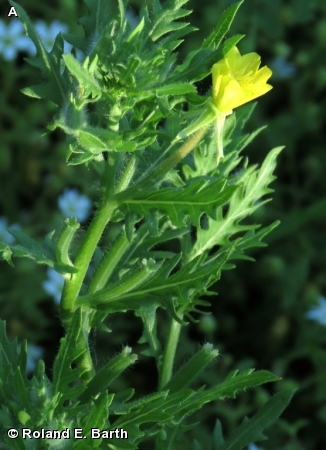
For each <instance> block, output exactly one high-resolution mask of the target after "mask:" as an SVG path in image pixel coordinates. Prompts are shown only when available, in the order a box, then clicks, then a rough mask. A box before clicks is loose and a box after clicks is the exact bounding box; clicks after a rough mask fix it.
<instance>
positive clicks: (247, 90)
mask: <svg viewBox="0 0 326 450" xmlns="http://www.w3.org/2000/svg"><path fill="white" fill-rule="evenodd" d="M259 66H260V56H259V55H258V54H257V53H254V52H252V53H248V54H247V55H243V56H241V55H240V52H239V50H238V49H237V47H233V48H232V49H231V50H230V51H229V52H228V53H227V54H226V56H225V58H224V59H222V60H221V61H219V62H218V63H216V64H214V65H213V68H212V75H213V103H214V105H215V106H216V107H217V109H218V110H219V112H221V113H222V114H225V115H228V114H231V113H232V110H233V109H234V108H237V107H238V106H240V105H243V104H244V103H247V102H250V101H251V100H253V99H254V98H257V97H260V96H261V95H264V94H266V92H268V91H270V90H271V89H272V86H271V85H269V84H267V83H266V82H267V80H268V79H269V78H270V77H271V75H272V71H271V70H270V69H269V68H268V67H267V66H264V67H262V68H261V69H259Z"/></svg>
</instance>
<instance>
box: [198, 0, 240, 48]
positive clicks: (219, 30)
mask: <svg viewBox="0 0 326 450" xmlns="http://www.w3.org/2000/svg"><path fill="white" fill-rule="evenodd" d="M243 1H244V0H241V1H240V2H237V3H234V4H233V5H231V6H229V7H228V8H227V9H226V10H225V11H224V12H223V14H222V16H221V18H220V20H219V21H218V24H217V26H216V28H215V30H214V31H213V32H212V33H211V34H210V35H209V36H208V38H206V39H205V40H204V43H203V47H204V48H205V47H212V48H213V49H214V50H215V49H216V48H218V47H219V45H220V44H221V42H222V40H223V38H224V36H225V35H226V33H227V32H228V31H229V30H230V27H231V25H232V22H233V20H234V17H235V15H236V13H237V11H238V9H239V8H240V6H241V5H242V3H243Z"/></svg>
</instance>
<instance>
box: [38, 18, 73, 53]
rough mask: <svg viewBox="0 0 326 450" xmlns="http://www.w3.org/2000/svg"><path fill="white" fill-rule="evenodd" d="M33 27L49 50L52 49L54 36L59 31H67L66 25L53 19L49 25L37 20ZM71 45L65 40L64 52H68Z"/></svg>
mask: <svg viewBox="0 0 326 450" xmlns="http://www.w3.org/2000/svg"><path fill="white" fill-rule="evenodd" d="M35 28H36V31H37V32H38V34H39V35H40V37H41V40H42V43H43V45H44V47H45V48H46V50H47V51H48V52H49V51H51V50H52V47H53V44H54V41H55V38H56V37H57V35H58V34H59V33H60V32H61V33H66V32H67V31H68V27H67V25H65V24H63V23H61V22H59V21H57V20H55V21H54V22H52V23H51V24H50V25H47V24H46V23H45V22H43V20H39V21H37V22H36V23H35ZM71 48H72V46H71V45H70V44H68V43H67V42H65V43H64V49H63V51H64V53H69V52H70V50H71Z"/></svg>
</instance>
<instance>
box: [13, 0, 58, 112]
mask: <svg viewBox="0 0 326 450" xmlns="http://www.w3.org/2000/svg"><path fill="white" fill-rule="evenodd" d="M9 3H10V4H11V5H12V6H14V8H15V9H16V11H17V13H18V16H19V19H20V20H21V21H22V23H23V25H24V28H25V30H26V32H27V34H28V36H29V37H30V38H31V39H32V41H33V42H34V44H35V47H36V50H37V57H36V58H34V59H36V60H38V66H39V67H40V68H41V70H42V71H43V72H44V74H45V75H46V77H47V79H48V80H49V82H50V84H49V85H48V86H47V87H46V89H44V84H42V88H39V89H38V91H37V92H38V94H39V95H40V94H41V93H43V94H42V95H46V98H49V99H51V100H52V101H54V102H55V103H56V104H57V105H60V104H62V103H63V102H64V101H65V99H66V94H65V88H66V79H65V77H63V76H62V75H61V72H60V58H61V55H62V50H63V41H62V38H61V37H59V38H58V37H57V39H56V42H55V45H54V47H53V49H52V51H51V52H50V53H48V52H47V51H46V49H45V47H44V45H43V43H42V41H41V39H40V37H39V35H38V33H37V31H36V29H35V27H34V26H33V24H32V22H31V21H30V19H29V17H28V15H27V14H26V12H25V10H24V9H23V8H22V7H21V6H20V5H19V4H17V3H16V2H14V1H13V0H9ZM60 39H61V45H60V43H59V40H60ZM60 47H61V51H60ZM50 87H51V89H50ZM35 89H36V88H34V91H35ZM51 90H52V91H51ZM30 92H33V91H30ZM48 94H49V96H48Z"/></svg>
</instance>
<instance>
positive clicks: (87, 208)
mask: <svg viewBox="0 0 326 450" xmlns="http://www.w3.org/2000/svg"><path fill="white" fill-rule="evenodd" d="M58 204H59V208H60V211H61V212H62V214H63V215H64V216H65V217H76V218H77V220H78V221H79V222H83V221H84V220H86V219H87V217H88V216H89V214H90V212H91V206H92V203H91V201H90V199H89V198H88V197H86V195H80V194H79V192H78V190H77V189H66V190H65V191H64V193H63V194H62V195H61V196H60V197H59V200H58Z"/></svg>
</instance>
